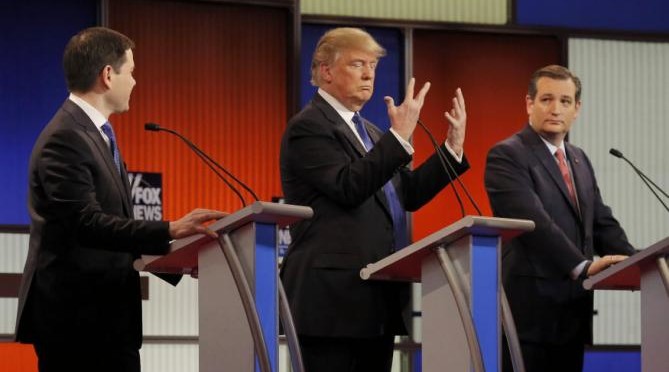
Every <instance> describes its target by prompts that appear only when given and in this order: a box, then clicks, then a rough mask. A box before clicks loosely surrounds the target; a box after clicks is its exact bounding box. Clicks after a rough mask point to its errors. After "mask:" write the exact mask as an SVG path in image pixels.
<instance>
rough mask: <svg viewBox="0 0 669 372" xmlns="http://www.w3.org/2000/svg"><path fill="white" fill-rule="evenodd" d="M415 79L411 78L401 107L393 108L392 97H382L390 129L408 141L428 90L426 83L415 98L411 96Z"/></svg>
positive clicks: (428, 84) (428, 86)
mask: <svg viewBox="0 0 669 372" xmlns="http://www.w3.org/2000/svg"><path fill="white" fill-rule="evenodd" d="M415 84H416V79H415V78H411V79H410V80H409V84H408V85H407V93H406V96H405V97H404V101H403V102H402V104H401V105H399V106H395V101H394V100H393V99H392V97H388V96H386V97H383V100H384V101H385V102H386V106H387V107H388V117H389V118H390V127H391V128H393V130H394V131H395V132H397V134H399V135H400V137H402V138H404V139H405V140H407V141H408V140H409V138H410V137H411V135H412V134H413V131H414V129H416V123H417V122H418V117H419V116H420V109H421V108H422V107H423V102H424V101H425V95H426V94H427V91H428V90H430V83H429V82H427V83H425V84H424V85H423V87H422V88H421V89H420V91H419V92H418V94H417V95H416V97H414V95H413V90H414V85H415Z"/></svg>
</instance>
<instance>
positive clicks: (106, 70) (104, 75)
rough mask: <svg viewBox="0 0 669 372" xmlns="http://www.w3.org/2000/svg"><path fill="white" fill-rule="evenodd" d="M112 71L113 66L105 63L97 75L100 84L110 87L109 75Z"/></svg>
mask: <svg viewBox="0 0 669 372" xmlns="http://www.w3.org/2000/svg"><path fill="white" fill-rule="evenodd" d="M113 72H114V71H113V68H112V67H111V66H110V65H107V66H105V67H103V68H102V71H100V75H99V76H98V78H99V79H100V81H101V82H102V85H103V86H104V87H105V88H107V89H109V88H111V84H112V82H111V76H112V73H113Z"/></svg>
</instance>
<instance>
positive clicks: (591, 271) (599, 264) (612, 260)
mask: <svg viewBox="0 0 669 372" xmlns="http://www.w3.org/2000/svg"><path fill="white" fill-rule="evenodd" d="M627 257H629V256H626V255H622V254H616V255H609V256H604V257H602V258H600V259H599V260H596V261H593V263H592V265H590V267H589V268H588V276H592V275H595V274H597V273H598V272H600V271H602V270H604V269H606V268H608V267H609V266H611V265H614V264H617V263H618V262H621V261H623V260H625V259H626V258H627Z"/></svg>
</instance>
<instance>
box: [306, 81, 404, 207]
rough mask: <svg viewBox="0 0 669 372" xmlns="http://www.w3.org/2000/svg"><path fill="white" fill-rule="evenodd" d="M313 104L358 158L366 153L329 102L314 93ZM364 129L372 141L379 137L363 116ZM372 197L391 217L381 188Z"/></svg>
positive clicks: (374, 141)
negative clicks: (344, 139)
mask: <svg viewBox="0 0 669 372" xmlns="http://www.w3.org/2000/svg"><path fill="white" fill-rule="evenodd" d="M312 102H313V104H314V106H316V107H317V108H318V109H319V110H321V111H322V112H323V115H325V117H326V118H327V119H328V120H329V121H330V122H332V124H333V125H334V130H335V131H337V132H339V133H340V134H341V135H342V136H343V137H344V138H346V141H347V142H348V143H349V144H350V145H351V146H352V147H353V148H354V149H355V151H356V153H357V154H358V156H359V157H360V158H362V157H364V156H365V154H367V150H365V148H364V146H363V145H362V143H360V140H359V139H358V137H357V136H356V135H355V133H353V131H352V130H351V127H350V126H349V125H348V124H346V122H344V119H342V117H341V116H340V115H339V113H337V111H336V110H335V109H334V108H332V106H330V104H328V103H327V101H325V99H323V97H321V96H320V95H319V94H318V93H316V94H315V95H314V99H313V101H312ZM363 121H364V125H365V129H367V133H368V134H369V137H370V138H371V139H372V142H373V143H376V142H378V140H379V139H380V138H381V135H380V133H379V132H378V131H377V130H375V129H376V128H375V127H373V126H372V124H370V123H369V122H368V121H367V120H366V119H364V118H363ZM395 189H397V185H395ZM374 197H375V198H376V200H377V201H378V202H379V203H380V204H381V206H382V207H383V209H384V210H385V212H386V214H387V215H388V218H390V219H392V213H391V211H390V206H389V205H388V200H387V199H386V194H385V192H384V191H383V188H380V189H379V190H377V191H376V193H374Z"/></svg>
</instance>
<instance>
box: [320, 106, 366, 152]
mask: <svg viewBox="0 0 669 372" xmlns="http://www.w3.org/2000/svg"><path fill="white" fill-rule="evenodd" d="M313 103H314V105H315V106H316V107H317V108H318V109H319V110H321V112H323V115H324V116H325V117H326V118H327V119H328V120H329V121H330V122H331V123H332V125H333V126H334V130H335V131H336V132H338V133H339V134H341V135H342V136H343V137H344V138H346V140H347V141H348V143H349V144H350V145H351V146H352V147H353V148H354V149H355V151H356V152H357V153H358V156H360V157H363V156H365V154H366V153H367V151H366V150H365V148H364V147H363V146H362V143H360V140H358V137H356V136H355V133H353V131H352V130H351V127H349V126H348V124H346V122H344V119H342V117H341V116H339V113H337V111H336V110H335V109H334V108H332V106H330V104H328V103H327V102H326V101H325V99H323V97H321V96H320V94H318V93H316V94H315V95H314V99H313Z"/></svg>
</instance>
